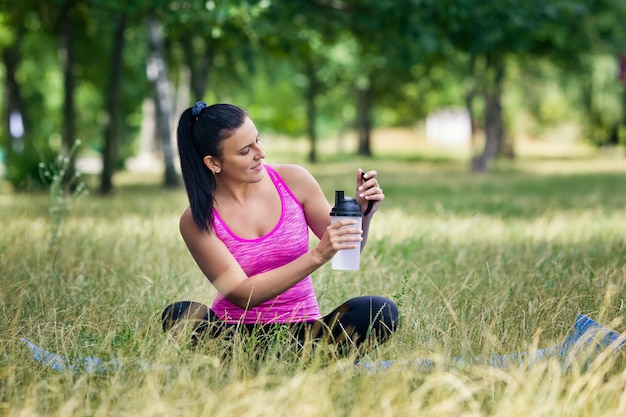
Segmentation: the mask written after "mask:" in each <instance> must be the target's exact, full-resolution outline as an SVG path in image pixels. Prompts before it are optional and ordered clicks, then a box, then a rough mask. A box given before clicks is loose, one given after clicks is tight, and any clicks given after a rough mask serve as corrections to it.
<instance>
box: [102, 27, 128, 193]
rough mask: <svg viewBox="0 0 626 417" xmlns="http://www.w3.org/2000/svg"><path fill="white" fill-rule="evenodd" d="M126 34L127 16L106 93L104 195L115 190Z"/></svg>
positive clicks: (116, 43)
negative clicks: (114, 175)
mask: <svg viewBox="0 0 626 417" xmlns="http://www.w3.org/2000/svg"><path fill="white" fill-rule="evenodd" d="M125 32H126V16H125V15H122V16H121V18H120V19H119V20H118V22H117V26H116V27H115V32H114V33H113V43H112V50H111V52H112V53H111V68H110V69H109V81H108V86H107V91H106V93H105V97H106V109H107V114H108V118H107V121H106V124H105V126H104V151H103V154H102V173H101V178H100V193H102V194H108V193H110V192H111V191H112V190H113V173H114V171H115V160H116V158H117V145H118V142H119V139H118V137H119V126H120V120H121V86H122V72H123V55H124V44H125V42H124V33H125Z"/></svg>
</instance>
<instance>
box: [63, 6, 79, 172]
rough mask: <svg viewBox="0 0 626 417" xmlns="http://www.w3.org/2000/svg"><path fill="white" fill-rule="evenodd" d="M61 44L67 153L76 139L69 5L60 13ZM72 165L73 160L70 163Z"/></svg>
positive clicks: (65, 150) (74, 83)
mask: <svg viewBox="0 0 626 417" xmlns="http://www.w3.org/2000/svg"><path fill="white" fill-rule="evenodd" d="M60 24H61V44H60V48H59V55H60V57H61V66H62V69H63V93H64V100H63V128H62V133H61V138H62V141H61V142H62V152H63V153H64V154H66V155H67V154H69V151H70V149H71V148H72V146H73V144H74V140H75V139H76V138H75V136H76V123H75V120H76V111H75V96H74V93H75V91H76V76H75V74H74V65H75V62H76V54H75V51H74V42H73V39H74V19H73V17H72V9H71V7H66V8H65V9H64V10H63V12H62V15H61V19H60ZM71 166H72V167H73V162H72V164H71Z"/></svg>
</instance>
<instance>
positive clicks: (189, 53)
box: [181, 35, 215, 100]
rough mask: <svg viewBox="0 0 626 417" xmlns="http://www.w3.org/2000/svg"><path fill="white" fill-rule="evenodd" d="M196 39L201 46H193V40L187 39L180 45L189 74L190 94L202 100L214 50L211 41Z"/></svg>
mask: <svg viewBox="0 0 626 417" xmlns="http://www.w3.org/2000/svg"><path fill="white" fill-rule="evenodd" d="M190 39H191V35H190ZM197 41H198V42H201V43H202V45H203V48H194V42H193V41H189V39H187V41H186V42H185V41H183V42H181V46H182V49H183V52H184V54H185V60H186V61H187V67H188V68H189V72H190V75H191V81H190V86H191V94H192V96H193V98H194V100H203V99H204V95H205V94H206V92H207V85H208V84H209V75H210V71H211V67H212V65H213V57H214V54H215V51H214V48H213V44H212V43H211V42H208V43H207V42H206V41H205V40H204V39H197ZM198 49H201V50H198Z"/></svg>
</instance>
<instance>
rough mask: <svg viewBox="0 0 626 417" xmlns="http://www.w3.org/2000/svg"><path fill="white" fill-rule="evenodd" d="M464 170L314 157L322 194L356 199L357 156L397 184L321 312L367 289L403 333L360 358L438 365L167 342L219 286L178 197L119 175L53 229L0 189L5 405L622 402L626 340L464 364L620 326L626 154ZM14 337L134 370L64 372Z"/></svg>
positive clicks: (198, 409)
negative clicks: (200, 259)
mask: <svg viewBox="0 0 626 417" xmlns="http://www.w3.org/2000/svg"><path fill="white" fill-rule="evenodd" d="M466 165H467V164H465V163H458V162H454V161H448V162H445V161H444V162H428V161H426V162H415V161H413V162H412V161H411V160H410V158H408V159H405V160H402V159H385V158H380V159H378V160H352V161H350V162H325V163H322V164H319V165H315V166H310V167H309V168H310V169H311V171H312V172H313V173H314V174H315V176H316V177H318V179H319V181H320V183H321V185H322V187H323V189H324V190H325V192H326V194H327V197H328V198H329V200H330V201H332V197H333V194H334V190H335V189H345V190H346V192H347V194H348V195H351V194H352V193H353V192H352V187H353V184H354V178H355V177H356V171H355V170H356V168H357V167H363V168H368V169H369V168H370V167H374V168H376V169H377V170H378V171H379V175H380V182H381V184H382V186H383V188H384V192H385V195H386V201H385V204H384V205H383V207H382V208H381V210H380V211H379V213H378V214H377V215H376V218H375V221H374V222H373V225H372V230H371V232H370V237H369V241H368V244H367V247H366V249H365V251H364V254H363V256H362V262H361V270H360V271H359V272H358V273H354V272H337V271H331V269H330V265H326V266H324V267H323V268H321V269H320V270H318V271H317V272H316V273H315V274H314V282H315V285H316V291H317V294H318V298H319V301H320V307H321V309H322V311H323V313H324V312H327V311H329V310H330V309H331V308H333V307H334V306H336V305H337V304H339V303H341V302H342V301H344V300H345V299H347V298H349V297H352V296H356V295H363V294H379V295H385V296H387V297H390V298H392V299H393V300H394V301H396V302H397V303H398V305H399V306H400V309H401V315H402V317H401V323H400V328H399V330H398V333H397V334H396V335H395V336H394V338H393V339H392V340H391V341H390V342H389V343H388V344H386V345H385V346H383V347H381V348H379V349H377V350H374V351H372V352H370V353H369V354H368V355H367V356H365V357H363V358H361V361H363V362H370V363H371V362H375V361H379V360H385V359H395V360H398V361H400V362H401V361H403V360H413V359H418V358H430V359H432V360H433V362H434V363H435V366H434V368H433V369H430V370H427V371H425V370H422V369H420V368H416V367H415V366H406V365H403V364H402V363H398V364H396V365H394V366H392V367H391V368H390V369H387V370H385V371H379V372H375V373H373V372H369V371H367V370H365V369H363V367H360V368H357V367H355V366H354V358H349V359H345V360H338V361H337V360H330V359H328V357H327V356H326V355H324V352H318V353H314V354H312V355H311V356H308V357H304V358H302V357H298V356H297V355H295V354H293V353H292V352H291V351H290V350H289V348H290V347H291V345H290V343H289V341H286V340H283V339H281V338H280V337H277V340H276V341H275V344H274V345H273V347H272V349H270V352H269V353H268V354H267V355H265V356H263V357H261V358H257V357H256V356H255V355H254V352H253V351H252V350H251V349H250V343H249V341H240V342H239V343H238V344H237V346H236V347H235V349H234V351H233V354H232V356H231V357H230V359H225V358H224V357H223V355H222V350H221V349H222V346H221V345H220V343H219V341H213V342H207V343H206V344H203V345H201V346H200V349H196V350H192V349H189V348H187V347H185V346H181V345H180V344H178V343H176V342H175V341H172V340H169V339H168V338H166V337H165V335H164V334H163V333H162V331H161V329H160V321H159V318H160V314H161V311H162V309H163V308H164V307H165V306H166V305H167V304H169V303H171V302H173V301H177V300H183V299H193V300H196V301H201V302H205V303H209V302H210V300H211V298H212V297H213V295H214V291H213V289H212V288H211V287H210V285H209V284H208V282H207V281H206V279H205V278H204V277H203V276H202V275H201V273H200V272H199V271H198V269H197V267H196V266H195V264H194V262H193V260H192V259H191V257H190V255H189V254H188V253H187V251H186V249H185V246H184V243H183V241H182V239H181V238H180V236H179V234H178V227H177V225H178V217H179V215H180V213H181V212H182V210H183V209H184V207H185V206H186V196H185V194H184V191H183V190H182V189H180V190H164V189H161V188H160V187H159V186H158V185H156V182H158V180H159V178H157V177H149V178H147V179H146V178H137V177H135V176H130V175H128V174H125V175H122V176H120V177H118V179H117V180H118V183H120V184H121V185H120V186H119V188H118V190H117V192H116V193H115V194H114V195H113V196H111V197H106V198H105V197H100V196H98V195H97V194H95V193H91V194H88V195H82V196H79V197H78V198H75V199H74V198H70V199H68V200H67V201H66V203H67V206H68V212H67V216H66V217H65V218H64V219H63V222H62V223H60V222H56V223H55V222H53V221H51V216H50V213H49V210H50V207H51V206H54V203H52V202H51V199H50V196H49V195H47V194H39V195H12V194H8V193H4V194H0V221H1V224H2V233H1V234H0V286H1V288H2V291H1V293H0V328H1V333H0V334H1V335H2V336H1V337H0V416H36V415H40V416H56V415H58V416H95V415H102V416H109V415H116V416H117V415H120V416H136V415H141V416H179V415H180V416H183V415H185V416H188V415H212V416H232V415H247V416H251V415H254V416H264V415H268V416H270V415H271V416H283V415H284V416H294V415H297V416H299V417H306V416H366V415H367V416H369V415H376V416H379V415H385V416H392V415H393V416H408V415H415V416H417V415H419V416H458V415H475V416H507V417H508V416H529V415H532V416H555V415H564V416H565V415H566V416H598V415H602V416H623V415H626V371H625V369H626V368H625V366H624V365H625V364H626V361H625V360H624V354H623V353H619V354H617V355H615V354H613V355H609V354H605V355H600V357H598V358H596V359H595V361H593V362H592V363H591V364H589V363H587V362H584V363H580V364H579V365H580V366H578V364H576V363H575V364H574V365H573V366H571V367H568V368H564V367H563V366H561V364H560V363H559V362H558V361H557V360H545V361H542V362H540V363H537V364H535V365H534V366H531V367H528V366H527V365H528V364H525V363H520V364H517V365H513V366H511V367H508V368H506V369H499V368H497V367H493V366H488V365H484V364H475V365H464V366H454V364H455V362H454V358H458V357H468V358H469V357H483V358H489V357H492V356H493V355H499V354H506V353H511V352H533V351H535V350H536V349H541V348H545V347H549V346H553V345H555V344H557V343H559V342H560V341H562V340H563V338H564V337H565V336H566V335H567V333H568V332H569V331H570V330H571V327H572V325H573V323H574V321H575V320H576V317H577V315H578V314H579V313H583V314H586V315H588V316H589V317H592V318H593V319H594V320H596V321H599V322H601V323H604V324H606V325H608V326H609V327H612V328H613V329H615V330H617V331H618V332H624V330H625V329H626V323H625V322H624V320H623V319H624V317H625V316H626V306H625V300H624V295H625V294H626V292H625V290H626V267H625V264H624V261H625V260H626V244H625V239H624V238H625V234H626V206H625V202H626V193H625V192H624V190H625V188H626V163H624V162H623V161H622V160H615V159H610V160H604V161H599V160H595V159H589V160H578V159H576V160H562V161H541V160H534V161H519V162H516V163H513V164H508V165H504V166H497V167H496V168H495V170H494V172H493V173H492V174H490V175H482V176H473V175H470V174H468V172H467V169H466V168H467V167H466ZM55 226H57V229H56V230H57V231H58V232H59V234H58V235H54V233H53V230H55ZM21 338H27V339H29V340H31V341H33V342H35V343H37V344H38V345H40V346H42V347H44V348H46V349H48V350H50V351H52V352H55V353H59V354H63V355H66V356H68V357H72V358H80V357H99V358H103V359H119V360H122V361H123V362H124V363H125V364H127V365H128V366H123V367H121V368H120V369H117V370H110V371H108V372H103V373H89V372H78V373H74V372H72V371H64V372H57V371H54V370H51V369H49V368H48V367H46V366H44V365H42V364H41V363H38V362H36V361H34V359H33V358H32V357H31V356H30V354H29V351H28V350H27V349H26V348H25V346H24V344H23V342H22V341H21ZM146 364H147V366H145V365H146ZM142 365H143V366H144V367H143V368H142Z"/></svg>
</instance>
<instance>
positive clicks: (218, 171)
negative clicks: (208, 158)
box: [213, 169, 222, 174]
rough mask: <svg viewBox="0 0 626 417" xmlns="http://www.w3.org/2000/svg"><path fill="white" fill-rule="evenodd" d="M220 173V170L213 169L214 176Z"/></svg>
mask: <svg viewBox="0 0 626 417" xmlns="http://www.w3.org/2000/svg"><path fill="white" fill-rule="evenodd" d="M220 172H222V170H221V169H215V170H214V171H213V173H214V174H219V173H220Z"/></svg>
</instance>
